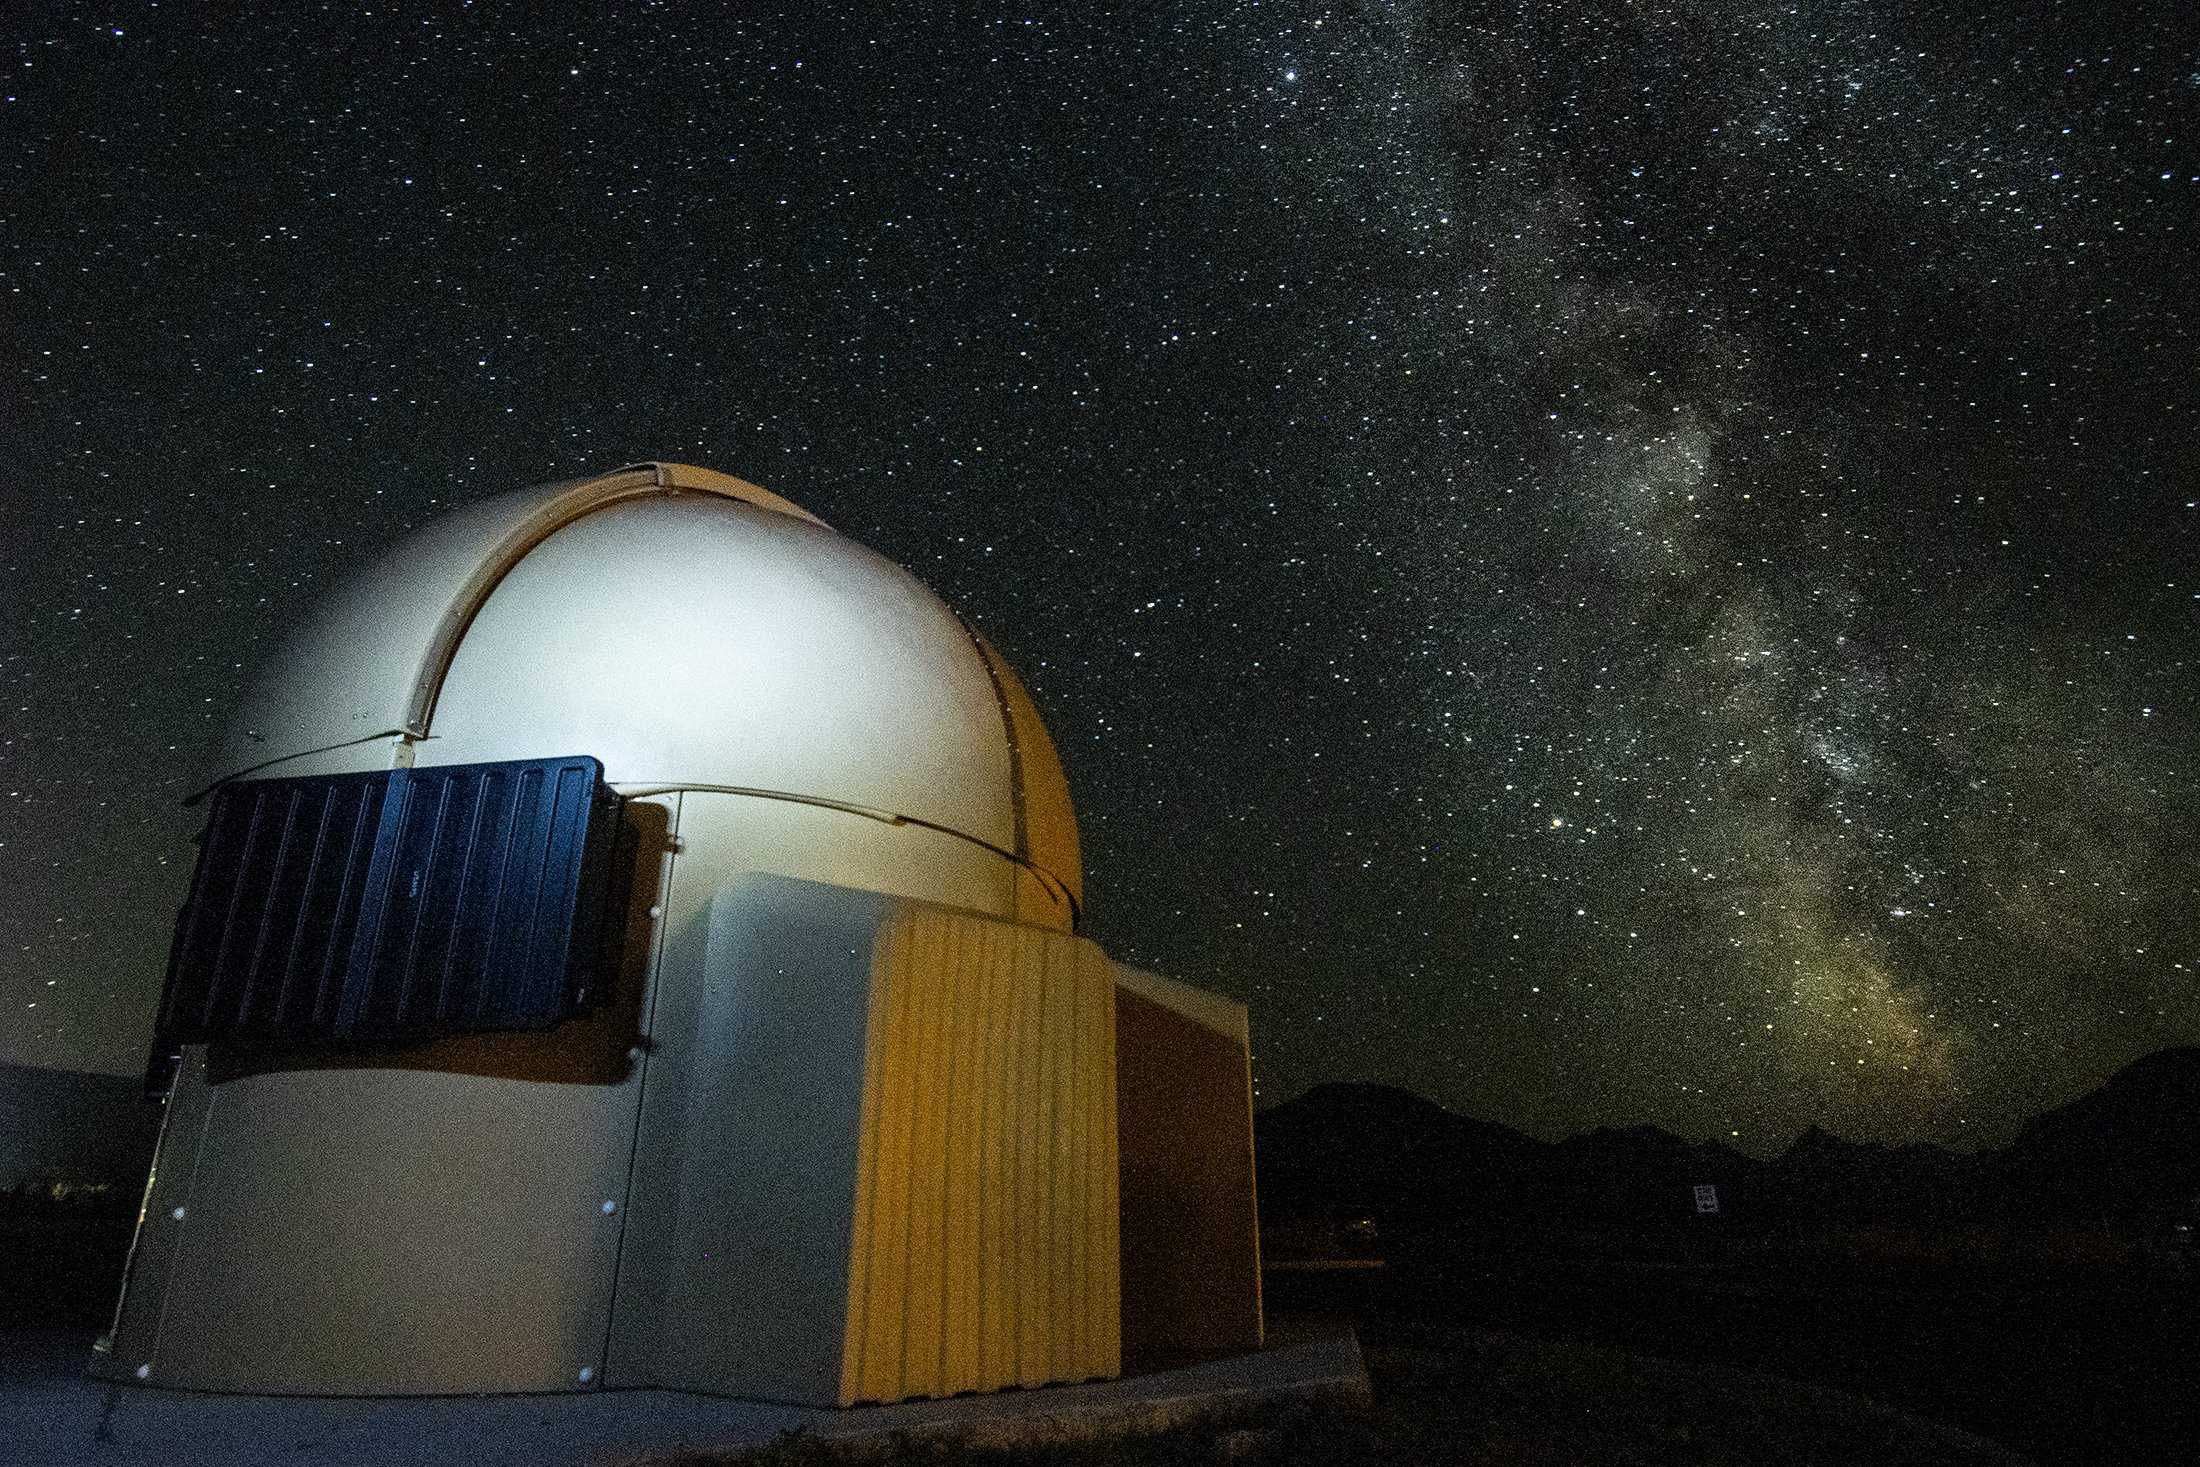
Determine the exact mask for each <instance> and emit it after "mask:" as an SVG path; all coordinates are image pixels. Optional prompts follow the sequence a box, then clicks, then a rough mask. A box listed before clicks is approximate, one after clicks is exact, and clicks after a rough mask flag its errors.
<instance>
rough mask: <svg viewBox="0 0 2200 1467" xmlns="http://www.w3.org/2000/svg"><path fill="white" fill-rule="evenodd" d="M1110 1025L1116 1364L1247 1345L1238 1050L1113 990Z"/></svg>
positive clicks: (1254, 1281)
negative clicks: (1119, 1349)
mask: <svg viewBox="0 0 2200 1467" xmlns="http://www.w3.org/2000/svg"><path fill="white" fill-rule="evenodd" d="M1115 1026H1116V1028H1115V1053H1116V1096H1115V1106H1116V1112H1115V1113H1116V1128H1117V1146H1118V1155H1119V1157H1120V1166H1121V1182H1122V1207H1123V1234H1122V1236H1123V1356H1124V1360H1125V1363H1126V1365H1129V1364H1132V1363H1134V1362H1136V1361H1138V1360H1140V1359H1142V1358H1144V1359H1152V1358H1154V1357H1157V1356H1160V1357H1167V1356H1175V1355H1184V1354H1205V1353H1220V1352H1230V1351H1239V1350H1252V1349H1257V1348H1259V1346H1260V1337H1261V1325H1260V1244H1259V1236H1258V1232H1257V1228H1258V1224H1257V1222H1256V1220H1255V1219H1256V1212H1255V1208H1254V1199H1253V1117H1252V1094H1251V1087H1250V1084H1249V1081H1248V1075H1247V1070H1246V1053H1245V1050H1244V1047H1243V1046H1242V1045H1240V1044H1239V1043H1238V1042H1236V1041H1235V1040H1233V1039H1231V1038H1230V1037H1229V1036H1227V1035H1224V1034H1221V1033H1218V1032H1216V1031H1215V1030H1213V1029H1210V1028H1208V1027H1207V1026H1205V1025H1203V1024H1198V1023H1194V1022H1193V1021H1192V1020H1190V1019H1187V1018H1184V1017H1183V1016H1182V1015H1179V1014H1177V1013H1174V1012H1172V1011H1171V1010H1169V1009H1167V1008H1164V1007H1162V1006H1161V1005H1160V1004H1157V1003H1155V1002H1153V1001H1152V1000H1150V999H1146V998H1141V997H1140V996H1139V995H1137V994H1135V993H1130V992H1127V991H1126V990H1124V989H1122V988H1117V989H1116V994H1115Z"/></svg>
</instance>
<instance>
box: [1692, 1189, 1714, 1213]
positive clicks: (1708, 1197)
mask: <svg viewBox="0 0 2200 1467" xmlns="http://www.w3.org/2000/svg"><path fill="white" fill-rule="evenodd" d="M1718 1210H1719V1189H1718V1188H1717V1187H1714V1186H1712V1185H1711V1184H1710V1183H1709V1182H1702V1183H1699V1184H1697V1187H1696V1211H1698V1212H1717V1211H1718Z"/></svg>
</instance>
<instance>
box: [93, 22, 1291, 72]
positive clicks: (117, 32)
mask: <svg viewBox="0 0 2200 1467" xmlns="http://www.w3.org/2000/svg"><path fill="white" fill-rule="evenodd" d="M115 34H116V35H118V36H119V35H121V34H122V32H120V31H116V32H115ZM1283 79H1284V80H1285V81H1297V80H1298V79H1299V74H1298V73H1297V72H1296V71H1286V72H1285V73H1284V74H1283Z"/></svg>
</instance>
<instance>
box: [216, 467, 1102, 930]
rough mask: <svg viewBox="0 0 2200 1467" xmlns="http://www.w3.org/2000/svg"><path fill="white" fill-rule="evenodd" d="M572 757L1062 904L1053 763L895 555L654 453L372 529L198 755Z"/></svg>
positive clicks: (788, 833) (847, 854)
mask: <svg viewBox="0 0 2200 1467" xmlns="http://www.w3.org/2000/svg"><path fill="white" fill-rule="evenodd" d="M572 754H588V755H593V756H594V757H596V758H597V759H599V760H601V761H602V763H603V766H604V772H605V778H606V780H607V781H608V782H610V783H611V784H612V785H613V786H614V787H616V788H618V789H620V790H621V791H623V792H625V793H628V794H633V795H642V794H651V795H656V794H667V793H680V792H693V793H695V794H698V795H700V794H704V793H708V794H711V795H717V796H734V797H737V800H738V803H739V805H740V806H741V808H742V809H743V810H744V811H747V812H750V813H748V814H745V815H743V816H742V817H741V819H742V821H744V822H745V828H747V829H748V830H750V831H751V832H752V834H753V835H754V836H755V840H753V841H751V842H750V844H751V846H752V847H753V849H751V850H750V851H749V853H748V855H747V856H745V857H744V858H743V860H744V862H753V863H754V864H756V865H758V866H760V867H761V868H762V869H769V870H779V871H784V872H788V873H789V874H796V875H803V876H808V877H810V878H812V879H819V880H840V881H847V882H851V883H853V884H857V885H861V886H864V887H866V888H869V889H874V890H883V891H900V892H903V893H904V894H906V895H910V896H918V897H923V898H926V899H931V900H949V901H954V902H956V903H957V904H959V905H966V906H975V907H978V908H980V909H984V910H991V911H995V912H998V913H999V914H1001V915H1004V916H1014V917H1016V918H1017V919H1018V920H1022V921H1035V922H1042V923H1044V924H1046V925H1053V926H1063V927H1067V926H1069V925H1071V923H1072V922H1073V920H1074V914H1075V909H1076V905H1077V902H1078V900H1079V891H1080V885H1081V882H1080V873H1079V862H1078V851H1077V829H1076V822H1075V818H1074V816H1073V814H1072V811H1071V808H1070V803H1069V790H1068V785H1067V783H1066V781H1065V780H1064V778H1063V774H1062V768H1061V764H1060V761H1059V759H1058V757H1057V755H1056V753H1055V750H1054V746H1053V744H1052V742H1051V740H1049V738H1048V737H1047V733H1046V730H1045V727H1044V726H1043V724H1042V723H1041V721H1040V719H1039V716H1038V713H1037V710H1036V709H1035V708H1034V707H1033V705H1032V702H1031V699H1030V696H1029V695H1028V694H1027V693H1026V692H1025V690H1024V688H1023V686H1022V684H1021V683H1020V682H1019V681H1018V680H1017V678H1016V675H1015V673H1014V672H1012V671H1011V670H1010V669H1009V667H1008V665H1007V664H1006V663H1005V662H1004V661H1003V660H1002V659H1001V658H1000V656H999V655H998V654H997V653H995V652H994V651H993V649H992V648H991V647H990V646H989V645H987V643H986V642H985V641H984V639H983V638H981V637H980V636H979V635H978V634H977V633H976V631H974V630H973V629H972V628H970V627H969V626H968V625H967V624H965V623H964V622H963V621H962V620H960V619H959V618H958V617H957V615H956V614H955V613H954V612H953V611H952V610H950V609H949V608H948V607H947V606H946V605H944V604H943V603H942V602H941V601H940V600H939V599H938V598H937V597H936V596H934V595H933V594H932V593H931V592H930V591H928V590H927V589H925V587H924V586H923V585H921V584H920V583H919V582H918V581H917V580H916V578H915V577H913V576H911V575H910V574H909V573H907V572H906V571H904V570H902V569H901V568H900V567H899V566H896V565H895V564H893V563H892V562H891V561H889V560H887V559H886V558H884V557H883V556H880V555H878V554H876V553H874V552H872V551H870V550H867V549H865V548H864V547H863V546H861V545H858V544H856V543H855V542H854V541H852V540H849V539H848V538H846V537H845V536H843V535H840V534H837V533H835V532H834V531H833V530H831V529H830V528H828V527H827V526H826V525H825V524H823V523H822V522H821V521H819V520H818V519H817V518H816V517H815V516H813V515H810V514H809V513H807V512H806V511H804V510H802V509H800V508H798V507H797V506H795V505H793V504H790V503H789V502H787V501H786V500H784V499H781V498H779V497H778V496H776V495H773V494H771V493H768V492H766V491H765V490H763V489H760V488H758V487H756V486H755V485H753V484H748V483H745V482H743V481H741V480H739V479H735V478H731V477H729V476H727V475H724V474H719V473H714V472H712V471H710V470H707V469H699V468H694V467H690V466H686V465H681V464H665V463H650V464H641V465H636V466H632V467H629V468H624V469H619V470H616V471H614V472H612V473H609V474H605V475H601V476H598V477H594V478H588V479H577V480H568V481H563V482H558V483H552V484H544V485H539V486H536V487H534V488H530V489H523V490H520V491H518V492H516V493H511V494H506V495H502V496H499V497H496V498H492V499H488V500H485V501H482V502H479V503H476V504H473V505H470V506H468V507H466V508H463V509H461V510H459V511H457V512H455V513H452V514H449V515H446V516H444V517H442V518H440V519H438V520H436V521H434V522H432V523H430V524H428V525H427V526H425V527H424V528H422V529H420V530H419V531H417V532H415V533H414V534H412V535H410V536H409V537H407V538H406V539H404V540H402V541H400V542H398V543H397V544H396V545H394V546H392V547H391V548H390V549H389V550H387V551H386V552H384V553H383V554H381V555H379V556H378V557H376V558H375V559H374V560H372V561H371V562H369V563H368V564H367V565H366V566H364V567H363V568H362V569H360V570H359V571H357V572H356V573H354V574H353V575H352V576H351V577H350V578H349V579H348V580H347V581H345V582H344V583H343V584H342V585H341V586H340V587H338V588H337V589H336V590H335V592H334V593H333V594H331V595H329V596H327V597H325V598H324V599H323V600H322V601H321V602H320V604H319V605H318V606H317V607H316V608H315V609H314V611H313V612H312V613H311V614H310V615H309V617H308V618H307V619H306V620H305V621H304V622H302V623H301V624H300V625H299V626H297V627H296V628H295V630H294V631H293V632H292V634H291V635H290V636H289V637H288V638H287V639H286V640H285V641H284V643H283V645H282V646H281V648H280V650H279V651H278V652H277V653H276V655H275V656H274V658H273V659H272V660H271V661H270V662H269V663H268V664H267V665H266V667H265V668H264V669H263V671H262V672H261V674H260V675H259V677H258V679H257V680H256V682H255V683H254V685H253V686H252V687H251V689H250V690H249V691H248V693H247V695H246V698H245V700H244V703H243V705H242V707H241V709H240V711H239V715H238V718H237V721H236V723H235V724H234V725H233V727H232V729H231V731H230V734H229V737H228V740H227V742H226V743H225V745H224V747H223V750H222V755H221V764H220V767H219V770H218V773H219V774H220V776H221V777H222V778H224V779H229V778H236V777H239V776H244V775H251V776H254V777H273V776H282V775H295V774H327V773H339V772H345V771H352V770H368V769H383V768H389V767H392V766H393V765H399V766H406V765H414V764H417V765H420V766H428V765H443V764H459V763H474V762H485V761H493V760H505V759H523V758H546V757H553V756H562V755H572ZM767 806H769V807H770V808H769V809H767V808H766V807H767ZM798 815H799V816H800V817H801V818H800V819H799V820H798V821H796V824H797V825H799V832H797V831H796V830H795V829H794V827H791V826H789V824H788V822H789V820H790V819H793V818H794V817H796V816H798ZM835 832H838V834H836V833H835ZM767 835H769V836H770V837H771V838H770V839H769V840H766V839H765V837H766V836H767ZM895 838H898V839H895ZM943 841H944V842H946V843H947V844H946V845H943V844H942V842H943ZM759 842H760V843H759ZM949 852H951V854H943V853H949ZM943 861H944V863H945V864H944V867H943V865H942V863H943ZM851 862H852V863H854V865H855V866H856V867H859V868H860V870H854V871H852V870H850V869H849V867H850V863H851ZM945 868H954V869H953V871H952V872H951V873H950V874H949V875H946V876H942V875H940V874H939V873H940V871H941V870H942V869H945ZM926 871H930V872H931V875H929V876H927V875H926V874H925V872H926ZM859 878H860V879H859Z"/></svg>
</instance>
